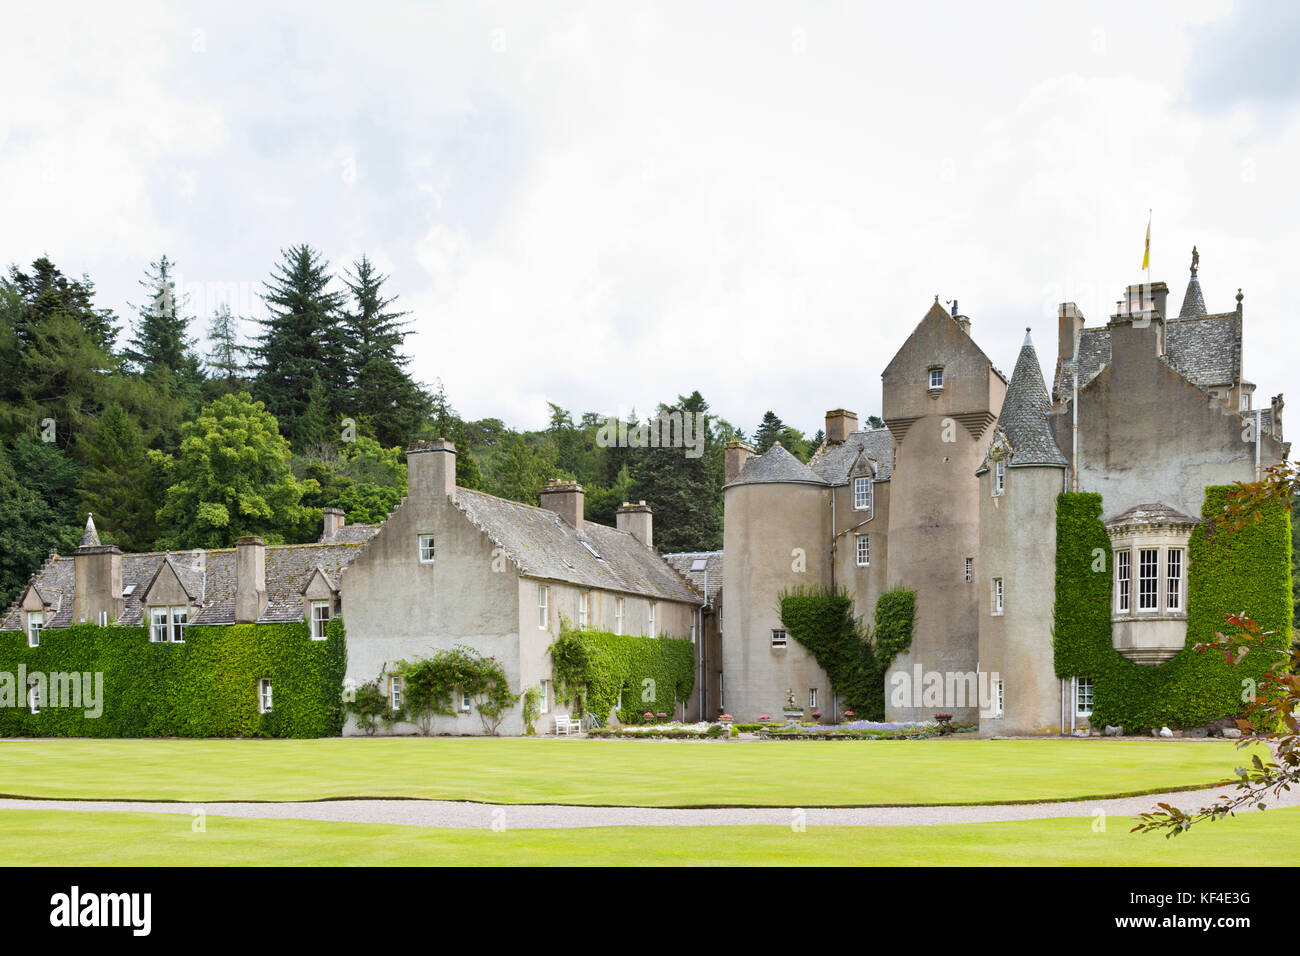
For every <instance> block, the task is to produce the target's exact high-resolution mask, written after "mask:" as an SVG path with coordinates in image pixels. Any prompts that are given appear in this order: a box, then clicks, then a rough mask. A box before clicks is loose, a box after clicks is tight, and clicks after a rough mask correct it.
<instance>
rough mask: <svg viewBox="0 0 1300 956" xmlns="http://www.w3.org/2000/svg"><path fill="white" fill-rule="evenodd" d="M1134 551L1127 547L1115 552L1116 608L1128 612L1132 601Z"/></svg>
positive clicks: (1121, 612) (1119, 611)
mask: <svg viewBox="0 0 1300 956" xmlns="http://www.w3.org/2000/svg"><path fill="white" fill-rule="evenodd" d="M1132 581H1133V552H1131V551H1129V550H1128V549H1127V548H1125V549H1124V550H1123V551H1116V552H1115V610H1116V611H1117V612H1118V613H1120V614H1127V613H1128V611H1129V607H1130V603H1131V597H1130V595H1131V588H1132Z"/></svg>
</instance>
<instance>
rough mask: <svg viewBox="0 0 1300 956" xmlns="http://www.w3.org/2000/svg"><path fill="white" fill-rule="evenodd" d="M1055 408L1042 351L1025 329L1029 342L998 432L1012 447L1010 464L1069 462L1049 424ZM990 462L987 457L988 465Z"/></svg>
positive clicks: (1004, 404)
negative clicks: (1039, 361)
mask: <svg viewBox="0 0 1300 956" xmlns="http://www.w3.org/2000/svg"><path fill="white" fill-rule="evenodd" d="M1051 410H1052V402H1051V399H1049V398H1048V397H1047V386H1046V385H1045V384H1044V383H1043V370H1042V366H1040V365H1039V364H1038V353H1037V352H1035V351H1034V343H1033V341H1032V340H1031V339H1030V337H1029V330H1028V329H1025V342H1024V345H1022V346H1021V347H1020V356H1019V358H1017V359H1016V370H1015V371H1014V372H1013V373H1012V374H1011V382H1010V384H1008V385H1007V394H1006V398H1004V399H1003V400H1002V411H1001V412H1000V413H999V414H998V423H997V431H999V432H1001V433H1002V435H1003V436H1005V438H1006V440H1007V444H1009V445H1010V446H1011V458H1010V462H1009V464H1010V466H1011V467H1012V468H1016V467H1024V466H1026V465H1062V466H1064V465H1066V464H1068V462H1067V461H1066V460H1065V456H1064V455H1063V454H1061V449H1060V448H1058V447H1057V445H1056V440H1055V439H1054V438H1053V437H1052V430H1051V428H1050V427H1049V426H1048V424H1047V415H1048V413H1049V412H1050V411H1051ZM987 463H988V458H987V457H986V458H985V466H987ZM981 470H982V469H981Z"/></svg>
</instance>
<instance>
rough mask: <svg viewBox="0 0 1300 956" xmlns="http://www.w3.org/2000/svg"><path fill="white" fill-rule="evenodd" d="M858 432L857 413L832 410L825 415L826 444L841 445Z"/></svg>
mask: <svg viewBox="0 0 1300 956" xmlns="http://www.w3.org/2000/svg"><path fill="white" fill-rule="evenodd" d="M857 430H858V413H857V412H850V411H847V410H845V409H843V408H833V409H831V410H830V411H829V412H827V413H826V443H827V444H829V445H841V444H843V443H844V442H846V441H848V438H849V435H851V434H853V433H854V432H855V431H857Z"/></svg>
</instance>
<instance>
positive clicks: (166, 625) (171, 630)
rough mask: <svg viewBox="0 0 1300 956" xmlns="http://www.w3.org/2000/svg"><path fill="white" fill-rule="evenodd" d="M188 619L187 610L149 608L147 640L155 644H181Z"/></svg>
mask: <svg viewBox="0 0 1300 956" xmlns="http://www.w3.org/2000/svg"><path fill="white" fill-rule="evenodd" d="M189 617H190V612H189V608H184V607H151V608H149V640H151V641H153V642H154V643H155V644H168V643H170V644H183V643H184V642H185V625H186V624H187V623H188V622H189Z"/></svg>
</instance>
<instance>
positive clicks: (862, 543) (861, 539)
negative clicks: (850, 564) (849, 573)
mask: <svg viewBox="0 0 1300 956" xmlns="http://www.w3.org/2000/svg"><path fill="white" fill-rule="evenodd" d="M857 545H858V567H860V568H865V567H869V566H870V565H871V535H869V534H860V535H858V537H857Z"/></svg>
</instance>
